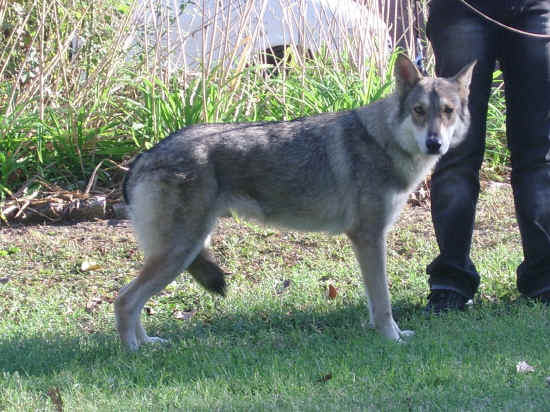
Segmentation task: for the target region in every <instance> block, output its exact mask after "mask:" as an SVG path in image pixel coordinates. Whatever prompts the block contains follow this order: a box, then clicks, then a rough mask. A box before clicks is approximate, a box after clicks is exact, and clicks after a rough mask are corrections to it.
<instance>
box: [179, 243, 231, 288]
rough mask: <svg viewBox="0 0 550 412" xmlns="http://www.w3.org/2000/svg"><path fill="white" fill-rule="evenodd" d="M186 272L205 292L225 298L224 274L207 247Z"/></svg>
mask: <svg viewBox="0 0 550 412" xmlns="http://www.w3.org/2000/svg"><path fill="white" fill-rule="evenodd" d="M187 270H188V271H189V273H191V275H192V276H193V278H194V279H195V280H196V281H197V282H199V283H200V284H201V286H202V287H204V288H205V289H206V290H209V291H211V292H214V293H217V294H219V295H222V296H225V287H226V284H225V273H224V271H223V270H222V269H221V268H220V267H219V266H218V265H217V264H216V262H215V261H214V258H213V256H212V255H211V253H210V251H209V250H208V248H207V247H204V249H202V250H201V252H200V253H199V254H198V256H197V257H196V258H195V260H194V261H193V262H192V263H191V264H190V265H189V267H188V268H187Z"/></svg>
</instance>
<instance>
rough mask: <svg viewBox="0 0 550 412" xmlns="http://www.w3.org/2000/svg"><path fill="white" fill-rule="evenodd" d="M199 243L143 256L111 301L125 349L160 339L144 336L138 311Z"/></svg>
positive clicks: (194, 254) (182, 265)
mask: <svg viewBox="0 0 550 412" xmlns="http://www.w3.org/2000/svg"><path fill="white" fill-rule="evenodd" d="M201 246H202V245H200V244H199V245H198V247H196V248H195V249H197V250H193V251H187V252H182V251H174V250H173V251H172V252H169V253H167V254H164V255H157V256H151V257H148V258H146V260H145V263H144V265H143V268H142V269H141V272H140V273H139V275H138V276H137V277H136V278H135V279H134V280H133V281H132V282H130V283H129V284H128V285H126V286H125V287H124V288H123V289H121V291H120V292H119V294H118V297H117V299H116V301H115V315H116V321H117V328H118V332H119V334H120V339H121V341H122V343H123V344H124V345H125V346H126V347H127V348H128V349H129V350H137V349H138V348H139V346H140V345H141V344H143V343H153V342H162V341H163V339H160V338H156V337H150V336H147V334H146V333H145V330H144V329H143V326H142V325H141V321H140V314H141V311H142V309H143V307H144V305H145V303H146V302H147V301H148V300H149V298H150V297H151V296H153V295H154V294H156V293H159V292H160V291H162V290H163V289H164V288H165V287H166V286H167V285H168V284H169V283H170V282H172V281H173V280H174V279H175V278H176V277H177V276H178V275H179V274H180V273H181V271H182V270H183V268H185V265H189V262H190V261H191V260H193V259H194V258H195V256H196V255H197V253H198V252H199V250H198V249H200V247H201Z"/></svg>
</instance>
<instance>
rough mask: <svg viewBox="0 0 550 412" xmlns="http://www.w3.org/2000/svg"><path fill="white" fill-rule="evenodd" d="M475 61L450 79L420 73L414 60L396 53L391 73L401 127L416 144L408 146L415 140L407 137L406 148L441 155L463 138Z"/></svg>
mask: <svg viewBox="0 0 550 412" xmlns="http://www.w3.org/2000/svg"><path fill="white" fill-rule="evenodd" d="M475 63H476V62H472V63H470V64H468V65H467V66H465V67H464V68H462V69H461V70H460V71H459V72H458V73H457V74H456V75H455V76H453V77H451V78H441V77H438V78H433V77H424V76H422V74H421V73H420V72H419V71H418V69H417V68H416V66H415V64H414V63H413V62H411V61H410V60H409V59H408V58H407V57H405V56H404V55H399V56H398V58H397V60H396V63H395V69H394V74H395V78H396V81H397V93H398V96H399V100H400V107H399V110H400V113H399V117H400V119H401V127H402V128H404V129H405V130H402V131H403V132H404V134H405V135H408V136H410V135H411V134H412V135H413V136H414V139H413V140H414V143H416V145H417V147H416V148H413V147H410V145H411V144H414V143H413V142H412V141H410V140H408V141H407V142H406V146H407V147H406V149H407V150H409V151H411V152H413V153H414V152H415V151H420V153H423V154H426V155H435V156H441V155H443V154H445V153H446V152H447V150H449V148H450V147H452V146H455V145H457V144H458V143H459V142H460V141H461V140H462V139H463V138H464V135H465V134H466V131H467V129H468V127H469V124H470V113H469V111H468V96H469V88H470V82H471V79H472V72H473V69H474V66H475ZM402 143H403V142H402ZM415 149H416V150H415Z"/></svg>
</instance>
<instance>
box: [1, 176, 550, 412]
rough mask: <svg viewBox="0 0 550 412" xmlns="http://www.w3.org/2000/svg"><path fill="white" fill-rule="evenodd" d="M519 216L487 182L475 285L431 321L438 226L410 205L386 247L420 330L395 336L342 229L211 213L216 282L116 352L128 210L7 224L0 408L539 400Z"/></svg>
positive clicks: (404, 320)
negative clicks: (111, 218) (303, 229)
mask: <svg viewBox="0 0 550 412" xmlns="http://www.w3.org/2000/svg"><path fill="white" fill-rule="evenodd" d="M513 216H514V215H513V209H512V199H511V195H510V192H509V189H508V188H507V187H499V188H487V189H486V190H485V191H484V193H483V195H482V198H481V204H480V208H479V213H478V222H477V225H476V231H475V244H474V248H473V249H474V253H473V258H474V260H475V261H476V263H477V265H478V269H479V271H480V272H481V274H482V277H483V280H482V285H481V289H480V293H479V294H478V295H477V296H476V299H475V301H474V304H473V305H472V306H471V307H469V309H468V310H467V311H466V312H465V313H459V314H448V315H444V316H436V317H427V316H426V315H424V313H423V307H424V305H425V302H426V296H427V293H428V291H427V278H426V275H425V273H424V272H425V266H426V265H427V264H428V263H429V262H430V260H431V258H432V257H433V256H434V255H435V253H436V246H435V242H434V236H433V230H432V228H431V223H430V219H429V211H428V210H427V209H424V208H420V207H417V208H409V209H407V210H406V211H405V213H404V214H403V216H402V218H401V219H400V221H399V224H398V226H397V227H396V229H395V230H394V231H393V233H392V235H391V238H390V252H389V258H388V269H389V272H390V282H391V292H392V297H393V303H394V315H395V317H396V320H397V322H398V323H399V325H400V326H401V327H402V328H405V329H413V330H415V331H416V335H415V336H414V337H413V338H411V339H410V340H409V342H408V344H405V345H399V344H395V343H391V342H387V341H385V340H384V339H383V338H381V337H380V336H379V335H377V334H376V333H375V332H374V331H372V330H371V329H369V328H368V326H367V323H368V322H367V320H368V314H367V308H366V305H365V300H364V294H363V290H362V286H361V284H360V275H359V273H358V268H357V264H356V263H355V261H354V257H353V253H352V251H351V248H350V246H349V244H348V243H347V241H346V239H345V238H343V237H335V236H332V237H330V236H327V235H324V234H297V233H289V232H281V231H277V230H272V229H269V228H265V227H261V226H257V225H255V224H250V223H246V222H243V221H235V220H232V219H226V220H223V221H221V222H220V225H219V229H218V232H217V234H216V236H215V237H214V239H213V246H214V250H215V252H216V255H217V258H218V260H219V261H220V263H221V264H222V266H223V267H224V268H225V269H226V270H227V271H228V272H229V276H228V283H229V290H228V296H227V297H226V298H225V299H223V298H218V297H214V296H212V295H210V294H208V293H206V292H204V291H202V290H201V289H200V288H199V287H198V286H197V285H196V284H195V283H193V281H192V280H191V277H190V276H188V275H187V274H184V275H183V276H181V277H180V278H179V279H178V280H177V281H176V282H174V283H173V284H172V285H171V286H169V288H168V289H167V290H165V291H164V292H163V293H162V294H161V295H160V296H156V297H154V298H153V299H152V301H150V302H149V303H148V304H147V311H146V312H147V314H146V315H144V318H145V319H144V324H145V327H146V328H147V330H148V331H149V332H150V333H151V334H154V335H159V336H162V337H166V338H169V339H170V341H171V345H170V346H168V347H143V348H142V349H141V350H140V351H139V352H138V353H126V352H124V351H123V350H121V348H120V346H119V342H118V337H117V335H116V333H115V329H114V317H113V307H112V304H111V302H112V300H113V298H114V297H115V296H116V292H117V290H118V289H119V288H120V287H121V286H122V285H123V284H125V283H126V282H128V281H129V280H130V279H131V277H132V276H133V275H134V273H135V272H136V271H137V270H138V268H139V265H140V262H141V256H140V253H139V252H138V251H137V249H136V244H135V242H134V238H133V235H132V233H131V231H130V228H129V227H128V223H127V222H124V221H122V222H115V223H117V224H116V225H113V224H110V223H109V222H105V221H98V222H83V223H79V224H76V225H72V226H70V225H65V226H27V227H11V228H3V229H2V231H0V279H1V280H0V411H31V410H40V411H48V410H51V411H55V410H61V409H59V408H62V410H65V411H141V410H142V411H171V410H182V411H216V410H220V411H242V410H253V411H261V410H282V411H293V410H294V411H313V410H319V411H332V410H338V411H348V410H350V411H351V410H358V411H364V410H372V411H407V410H413V411H438V410H442V411H449V410H453V411H454V410H467V411H479V410H495V411H519V410H522V411H526V410H533V411H535V410H536V411H542V410H548V408H549V405H550V385H549V384H548V383H547V382H546V377H548V376H550V350H549V349H550V309H548V308H545V307H542V306H541V305H537V304H532V303H530V302H527V301H525V300H523V299H520V298H519V297H518V294H517V291H516V290H515V274H514V273H515V268H516V266H517V265H518V264H519V263H520V261H521V248H520V240H519V235H518V233H517V228H516V226H515V223H514V218H513ZM84 261H93V262H95V263H96V264H97V265H98V267H97V268H96V269H95V270H90V271H83V270H82V267H81V265H82V262H84ZM329 285H332V286H333V287H335V288H336V289H337V296H336V297H335V298H334V299H331V298H329V297H328V296H327V290H328V288H329ZM520 361H526V362H527V363H528V364H529V365H531V366H532V367H533V368H534V371H533V372H529V373H519V372H517V371H516V365H517V364H518V363H519V362H520ZM57 395H58V396H57Z"/></svg>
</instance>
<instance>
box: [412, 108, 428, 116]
mask: <svg viewBox="0 0 550 412" xmlns="http://www.w3.org/2000/svg"><path fill="white" fill-rule="evenodd" d="M413 110H414V112H415V113H416V114H417V115H419V116H424V115H425V114H426V111H425V110H424V108H423V107H422V106H414V107H413Z"/></svg>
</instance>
